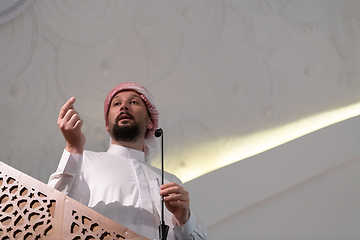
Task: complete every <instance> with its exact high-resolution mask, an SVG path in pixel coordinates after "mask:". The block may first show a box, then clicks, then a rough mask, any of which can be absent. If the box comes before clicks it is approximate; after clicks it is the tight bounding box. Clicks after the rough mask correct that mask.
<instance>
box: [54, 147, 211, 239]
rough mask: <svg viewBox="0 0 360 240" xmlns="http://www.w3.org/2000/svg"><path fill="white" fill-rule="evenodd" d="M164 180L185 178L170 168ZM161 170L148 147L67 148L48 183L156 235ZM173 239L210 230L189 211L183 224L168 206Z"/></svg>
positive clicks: (167, 220) (198, 235)
mask: <svg viewBox="0 0 360 240" xmlns="http://www.w3.org/2000/svg"><path fill="white" fill-rule="evenodd" d="M165 182H166V183H167V182H175V183H177V184H179V185H181V181H180V180H179V179H178V178H177V177H176V176H174V175H172V174H169V173H166V174H165ZM160 184H161V170H160V169H158V168H155V167H153V166H150V165H149V164H148V163H147V162H146V161H145V154H144V152H141V151H137V150H134V149H130V148H125V147H122V146H119V145H111V146H110V148H109V150H108V151H107V152H91V151H84V153H83V154H70V153H69V152H67V151H66V150H64V152H63V155H62V157H61V159H60V163H59V166H58V169H57V171H56V172H55V173H54V174H52V175H51V176H50V179H49V183H48V185H50V186H52V187H54V188H55V189H57V190H59V191H62V192H64V193H65V194H67V195H68V196H69V197H71V198H73V199H75V200H77V201H79V202H81V203H83V204H84V205H86V206H88V207H90V208H92V209H94V210H95V211H97V212H98V213H100V214H102V215H104V216H105V217H108V218H110V219H112V220H114V221H116V222H118V223H120V224H121V225H123V226H125V227H127V228H129V229H130V230H132V231H134V232H136V233H138V234H140V235H142V236H145V237H147V238H149V239H158V238H159V230H158V226H159V223H160V216H161V215H160V214H161V198H160V194H159V191H160ZM164 215H165V223H166V224H167V225H169V227H170V230H169V234H168V239H169V240H175V239H206V238H207V237H206V234H205V232H204V230H203V227H202V226H201V223H200V222H199V220H198V219H197V217H196V215H195V214H194V213H193V212H191V214H190V219H189V221H188V222H186V223H185V224H184V225H181V226H177V224H176V219H175V217H174V216H173V215H172V213H170V212H169V211H168V210H167V209H165V214H164Z"/></svg>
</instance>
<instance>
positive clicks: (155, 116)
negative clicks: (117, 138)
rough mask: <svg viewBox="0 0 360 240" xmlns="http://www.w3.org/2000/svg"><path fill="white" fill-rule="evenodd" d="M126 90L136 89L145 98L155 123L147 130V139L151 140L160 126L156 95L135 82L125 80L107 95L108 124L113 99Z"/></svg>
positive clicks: (105, 106) (106, 112)
mask: <svg viewBox="0 0 360 240" xmlns="http://www.w3.org/2000/svg"><path fill="white" fill-rule="evenodd" d="M124 90H131V91H134V92H136V93H138V94H139V95H140V96H141V98H142V99H143V100H144V102H145V104H146V108H147V110H148V111H149V112H150V119H151V121H152V122H153V123H154V128H153V129H151V130H149V131H148V132H147V134H146V136H145V139H146V140H149V139H152V138H154V132H155V130H156V129H157V128H158V123H159V112H158V111H157V110H156V106H155V101H154V97H153V96H152V95H151V93H150V92H149V91H148V90H147V89H146V88H144V87H143V86H140V85H139V84H137V83H134V82H125V83H122V84H120V85H117V86H116V87H114V88H113V89H112V90H111V91H110V92H109V94H108V95H107V97H106V99H105V102H104V117H105V124H106V126H107V125H108V114H109V109H110V103H111V100H112V99H113V97H114V96H115V95H116V94H118V93H119V92H120V91H124Z"/></svg>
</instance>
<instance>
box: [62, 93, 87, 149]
mask: <svg viewBox="0 0 360 240" xmlns="http://www.w3.org/2000/svg"><path fill="white" fill-rule="evenodd" d="M75 100H76V99H75V98H74V97H72V98H70V99H69V100H68V101H67V102H66V103H65V104H64V106H62V108H61V110H60V113H59V118H58V121H57V124H58V126H59V128H60V130H61V132H62V134H63V135H64V138H65V140H66V147H65V150H67V151H68V152H70V153H77V154H82V153H83V152H84V145H85V141H86V139H85V135H84V134H83V133H82V132H81V127H82V125H83V121H82V120H81V119H80V116H79V114H78V113H77V112H76V111H75V110H74V103H75Z"/></svg>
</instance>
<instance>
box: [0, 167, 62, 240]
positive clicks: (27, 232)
mask: <svg viewBox="0 0 360 240" xmlns="http://www.w3.org/2000/svg"><path fill="white" fill-rule="evenodd" d="M55 204H56V200H55V199H51V198H48V197H47V196H46V194H44V193H42V192H40V191H37V190H35V189H34V188H28V187H26V186H24V185H22V184H21V183H19V181H17V180H16V179H14V178H13V177H11V176H8V175H7V174H3V173H2V172H1V171H0V223H1V227H0V236H1V239H45V237H49V239H52V238H51V237H52V233H53V228H54V227H53V220H54V210H55Z"/></svg>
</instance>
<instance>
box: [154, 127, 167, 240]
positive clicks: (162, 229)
mask: <svg viewBox="0 0 360 240" xmlns="http://www.w3.org/2000/svg"><path fill="white" fill-rule="evenodd" d="M160 136H161V185H164V134H163V130H162V129H161V128H158V129H156V130H155V137H157V138H158V137H160ZM168 232H169V226H168V225H166V224H165V220H164V196H161V223H160V226H159V236H160V240H166V239H167V235H168Z"/></svg>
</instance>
